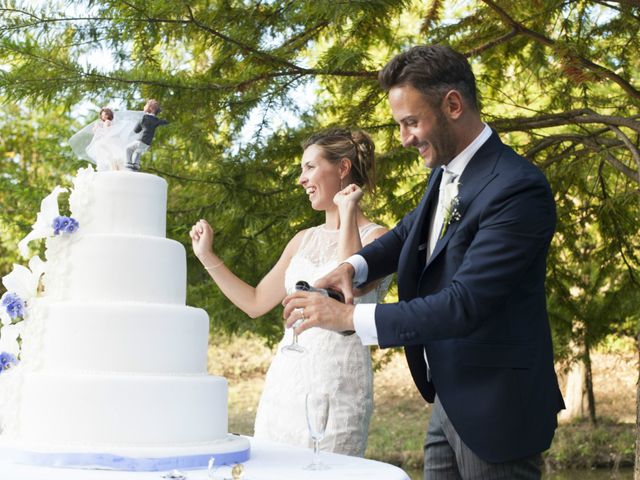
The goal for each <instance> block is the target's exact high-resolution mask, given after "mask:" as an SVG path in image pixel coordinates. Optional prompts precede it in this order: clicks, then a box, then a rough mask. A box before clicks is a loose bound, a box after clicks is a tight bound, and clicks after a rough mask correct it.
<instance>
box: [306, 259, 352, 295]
mask: <svg viewBox="0 0 640 480" xmlns="http://www.w3.org/2000/svg"><path fill="white" fill-rule="evenodd" d="M354 275H355V271H354V269H353V265H351V264H350V263H346V262H344V263H341V264H340V265H338V266H337V267H336V268H335V269H333V270H331V271H330V272H329V273H328V274H326V275H325V276H324V277H322V278H320V279H318V281H317V282H315V283H314V284H313V286H314V287H316V288H333V289H334V290H338V291H339V292H341V293H342V295H343V296H344V303H347V304H349V303H353V276H354Z"/></svg>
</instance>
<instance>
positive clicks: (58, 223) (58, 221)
mask: <svg viewBox="0 0 640 480" xmlns="http://www.w3.org/2000/svg"><path fill="white" fill-rule="evenodd" d="M63 218H64V217H61V216H57V217H56V218H54V219H53V224H52V225H51V226H52V227H53V234H54V235H58V234H59V233H60V230H62V219H63Z"/></svg>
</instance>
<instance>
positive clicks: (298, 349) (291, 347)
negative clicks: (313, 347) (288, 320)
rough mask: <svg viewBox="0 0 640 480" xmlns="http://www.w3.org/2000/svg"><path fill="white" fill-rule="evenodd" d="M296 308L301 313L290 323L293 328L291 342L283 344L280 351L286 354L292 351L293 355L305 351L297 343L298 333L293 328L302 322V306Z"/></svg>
mask: <svg viewBox="0 0 640 480" xmlns="http://www.w3.org/2000/svg"><path fill="white" fill-rule="evenodd" d="M296 310H297V311H300V314H301V315H300V318H299V319H298V320H296V323H294V324H293V325H291V328H292V329H294V330H293V340H291V343H290V344H289V345H285V346H284V347H282V348H281V349H280V351H281V352H282V353H286V354H290V353H292V354H294V355H301V354H303V353H306V351H307V349H306V348H304V347H303V346H302V345H300V344H299V343H298V334H297V333H296V331H295V328H296V327H298V326H299V325H300V324H301V323H302V322H304V311H303V310H302V308H296Z"/></svg>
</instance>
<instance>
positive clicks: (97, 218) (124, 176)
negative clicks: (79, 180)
mask: <svg viewBox="0 0 640 480" xmlns="http://www.w3.org/2000/svg"><path fill="white" fill-rule="evenodd" d="M82 194H83V195H84V196H85V198H82V199H79V200H78V202H76V203H74V207H75V208H72V212H71V214H72V216H74V217H75V218H76V219H77V220H78V221H79V223H80V226H81V229H82V232H83V233H106V234H110V233H119V234H134V235H151V236H156V237H164V236H165V235H166V205H167V182H166V181H165V180H164V179H162V178H160V177H157V176H155V175H149V174H148V173H139V172H137V173H136V172H129V171H113V172H98V173H94V174H92V175H91V177H90V182H89V184H88V185H87V188H86V189H85V191H83V192H82Z"/></svg>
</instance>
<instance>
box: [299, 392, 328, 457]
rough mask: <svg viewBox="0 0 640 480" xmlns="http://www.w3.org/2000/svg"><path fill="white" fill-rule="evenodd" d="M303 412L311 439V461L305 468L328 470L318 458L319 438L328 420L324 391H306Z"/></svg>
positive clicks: (322, 436) (320, 438) (326, 399)
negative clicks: (305, 415)
mask: <svg viewBox="0 0 640 480" xmlns="http://www.w3.org/2000/svg"><path fill="white" fill-rule="evenodd" d="M305 412H306V414H307V426H308V427H309V435H311V439H312V440H313V461H312V462H311V463H310V464H309V465H307V466H306V467H304V469H305V470H328V469H329V466H328V465H326V464H324V463H322V461H321V460H320V440H322V439H323V438H324V434H325V430H326V428H327V421H328V420H329V395H328V394H326V393H307V396H306V398H305Z"/></svg>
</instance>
